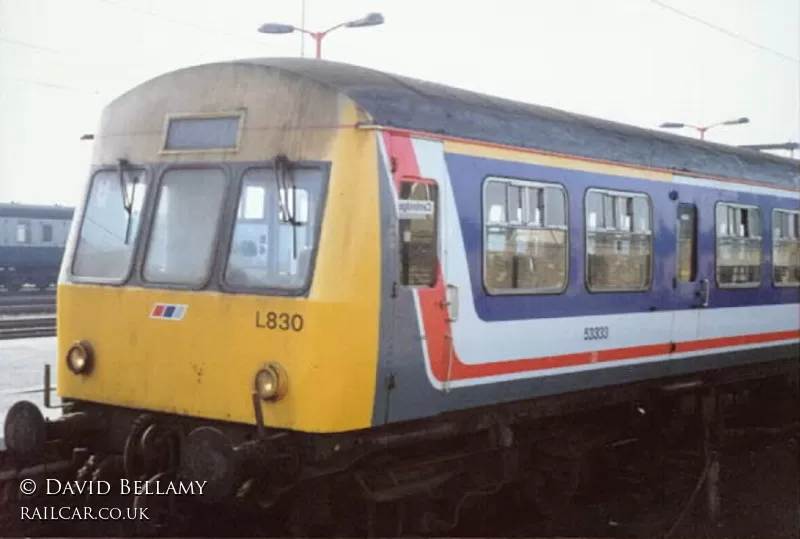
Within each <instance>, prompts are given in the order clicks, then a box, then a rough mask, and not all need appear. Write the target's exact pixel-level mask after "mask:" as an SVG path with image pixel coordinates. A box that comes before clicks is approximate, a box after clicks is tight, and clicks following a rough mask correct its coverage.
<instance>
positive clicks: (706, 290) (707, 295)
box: [700, 279, 711, 307]
mask: <svg viewBox="0 0 800 539" xmlns="http://www.w3.org/2000/svg"><path fill="white" fill-rule="evenodd" d="M701 282H702V284H703V291H702V294H703V303H701V304H700V306H701V307H708V302H709V300H710V299H711V283H710V282H709V280H708V279H703V280H702V281H701Z"/></svg>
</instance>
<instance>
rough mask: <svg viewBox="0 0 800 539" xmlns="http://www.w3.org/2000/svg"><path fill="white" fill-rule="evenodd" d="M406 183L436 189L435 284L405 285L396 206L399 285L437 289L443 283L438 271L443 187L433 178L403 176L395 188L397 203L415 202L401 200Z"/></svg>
mask: <svg viewBox="0 0 800 539" xmlns="http://www.w3.org/2000/svg"><path fill="white" fill-rule="evenodd" d="M404 183H412V184H414V183H418V184H422V185H432V186H433V187H435V188H436V198H435V200H433V203H434V206H433V211H434V215H433V232H434V234H433V237H434V249H433V252H434V261H435V264H434V271H433V282H431V283H430V284H404V283H403V280H402V277H403V274H402V269H403V267H402V260H401V254H400V246H401V245H402V244H403V241H402V238H401V237H400V235H401V230H400V221H401V220H402V219H401V218H400V216H399V215H397V207H396V206H395V215H397V238H396V239H397V249H396V253H395V256H397V264H396V267H397V275H396V278H397V284H398V285H399V286H402V287H403V288H408V289H413V290H416V289H420V288H436V287H437V286H438V285H439V284H440V281H441V278H440V277H439V271H437V268H439V267H441V262H440V260H439V249H440V247H441V238H440V235H441V231H440V230H439V227H440V222H441V200H442V186H441V185H440V184H439V182H438V181H436V180H435V179H433V178H423V177H421V176H402V177H401V178H400V180H399V181H398V182H397V184H396V186H395V200H396V201H397V202H399V201H401V200H414V199H408V198H400V188H401V186H402V185H403V184H404Z"/></svg>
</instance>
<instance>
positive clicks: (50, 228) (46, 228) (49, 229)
mask: <svg viewBox="0 0 800 539" xmlns="http://www.w3.org/2000/svg"><path fill="white" fill-rule="evenodd" d="M41 228H42V243H53V225H52V224H51V223H41ZM45 232H49V233H50V237H49V238H47V237H46V236H47V234H46V233H45Z"/></svg>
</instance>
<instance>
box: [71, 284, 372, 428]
mask: <svg viewBox="0 0 800 539" xmlns="http://www.w3.org/2000/svg"><path fill="white" fill-rule="evenodd" d="M159 304H160V305H162V307H160V308H159ZM170 306H171V307H172V309H171V310H169V307H170ZM58 309H59V310H58V349H59V362H60V364H59V368H58V393H59V395H60V396H61V397H62V398H75V399H83V400H88V401H94V402H98V403H105V404H112V405H118V406H124V407H130V408H137V409H145V410H154V411H160V412H167V413H176V414H183V415H189V416H195V417H203V418H206V419H210V420H213V419H218V420H224V421H235V422H241V423H249V424H254V423H255V415H254V410H253V401H252V392H253V387H254V377H255V374H256V372H257V371H258V369H259V368H260V367H261V366H263V365H264V364H265V363H267V362H278V363H280V364H281V365H282V366H283V368H284V369H285V371H286V373H287V374H288V388H287V393H286V396H285V397H284V398H283V399H281V400H279V401H277V402H270V403H264V404H263V407H262V410H263V415H264V421H265V424H266V425H267V426H269V427H278V428H291V429H296V430H301V431H307V432H336V431H343V430H352V429H360V428H365V427H368V426H369V425H370V423H371V419H372V408H373V399H374V392H375V366H376V365H375V362H376V355H377V354H376V352H377V328H375V329H374V330H372V329H371V328H369V327H368V328H364V327H362V328H360V329H359V330H356V328H354V327H353V326H352V325H351V324H350V323H349V322H348V321H355V320H359V319H364V318H365V317H364V314H365V313H363V312H356V308H355V306H354V304H352V303H350V304H332V303H323V302H318V301H317V302H315V301H311V300H308V299H305V298H282V297H253V296H243V295H228V294H221V293H214V292H202V293H197V292H183V291H167V290H150V289H141V288H127V287H126V288H117V287H110V286H94V285H75V284H61V285H59V289H58ZM350 311H353V312H350ZM80 340H86V341H88V342H89V343H90V344H91V346H92V348H93V350H94V354H95V358H96V359H95V365H94V369H93V371H92V372H91V373H90V374H89V375H76V374H73V373H72V372H71V371H70V370H69V369H68V368H67V367H66V364H65V358H66V355H67V352H68V350H69V348H70V346H71V345H72V344H73V343H75V342H76V341H80ZM345 366H347V367H346V368H345ZM343 395H346V396H347V398H342V396H343Z"/></svg>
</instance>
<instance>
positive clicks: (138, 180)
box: [72, 169, 147, 282]
mask: <svg viewBox="0 0 800 539" xmlns="http://www.w3.org/2000/svg"><path fill="white" fill-rule="evenodd" d="M146 192H147V175H146V174H145V172H144V170H141V169H133V170H130V169H129V170H124V171H122V175H121V177H120V172H119V171H118V170H104V171H100V172H98V173H97V174H95V175H94V177H93V178H92V182H91V187H90V189H89V197H88V200H87V201H86V206H85V209H84V213H83V221H82V222H81V227H80V232H79V235H78V241H77V244H76V247H75V256H74V260H73V263H72V273H73V275H75V276H76V277H79V278H83V279H91V280H102V281H115V282H118V281H121V280H123V279H125V277H126V276H127V274H128V272H129V270H130V264H131V258H132V256H133V249H134V246H135V245H136V238H137V236H138V234H139V224H140V220H141V215H142V206H143V204H144V200H145V195H146Z"/></svg>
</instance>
